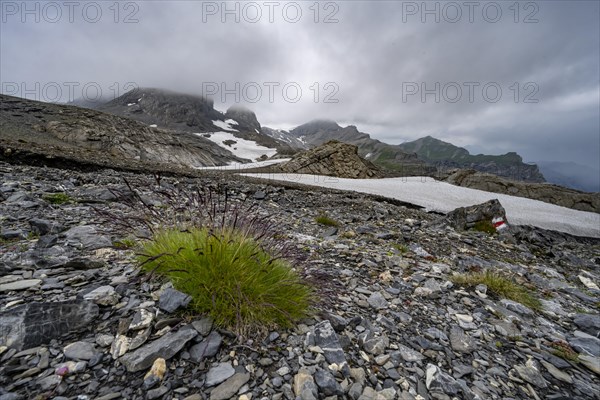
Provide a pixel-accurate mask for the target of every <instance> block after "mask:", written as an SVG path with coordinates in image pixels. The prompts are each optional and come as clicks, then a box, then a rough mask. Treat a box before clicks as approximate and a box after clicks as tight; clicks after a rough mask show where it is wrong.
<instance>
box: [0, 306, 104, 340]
mask: <svg viewBox="0 0 600 400" xmlns="http://www.w3.org/2000/svg"><path fill="white" fill-rule="evenodd" d="M98 313H99V309H98V306H97V305H95V304H93V303H91V302H87V301H77V302H72V301H67V302H57V303H38V302H32V303H29V304H24V305H20V306H17V307H15V308H13V309H11V310H9V311H6V312H3V313H0V330H1V334H0V341H3V343H2V344H3V345H6V346H8V347H10V348H15V349H17V350H21V349H29V348H32V347H36V346H39V345H42V344H47V343H49V342H50V341H51V340H52V339H58V338H60V337H61V336H62V335H64V334H67V333H72V332H75V331H79V330H82V329H88V328H89V327H90V326H91V325H90V324H91V322H92V321H94V320H95V319H96V317H97V316H98Z"/></svg>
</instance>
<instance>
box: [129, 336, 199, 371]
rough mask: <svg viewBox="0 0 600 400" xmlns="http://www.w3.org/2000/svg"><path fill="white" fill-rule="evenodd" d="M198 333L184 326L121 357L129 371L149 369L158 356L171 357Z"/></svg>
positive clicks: (166, 358)
mask: <svg viewBox="0 0 600 400" xmlns="http://www.w3.org/2000/svg"><path fill="white" fill-rule="evenodd" d="M197 335H198V331H196V330H195V329H193V328H192V327H191V326H190V327H189V328H187V327H184V328H182V329H180V330H178V331H177V332H169V333H167V334H166V335H164V336H163V337H161V338H160V339H157V340H155V341H153V342H151V343H148V344H146V345H145V346H143V347H140V348H139V349H137V350H136V351H134V352H133V353H129V354H125V355H124V356H123V357H121V358H120V361H121V363H122V364H123V365H124V366H125V368H127V371H129V372H136V371H141V370H144V369H148V368H150V367H151V366H152V364H153V363H154V360H156V359H157V358H164V359H165V360H168V359H170V358H171V357H173V356H174V355H175V354H177V353H179V351H180V350H181V349H182V348H183V346H185V344H186V343H187V342H189V341H190V340H192V339H193V338H195V337H196V336H197Z"/></svg>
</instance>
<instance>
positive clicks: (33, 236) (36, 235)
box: [27, 232, 40, 240]
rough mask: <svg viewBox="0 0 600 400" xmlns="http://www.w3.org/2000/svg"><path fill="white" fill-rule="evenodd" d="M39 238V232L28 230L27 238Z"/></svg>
mask: <svg viewBox="0 0 600 400" xmlns="http://www.w3.org/2000/svg"><path fill="white" fill-rule="evenodd" d="M39 238H40V234H39V233H37V232H29V233H28V234H27V239H29V240H34V239H39Z"/></svg>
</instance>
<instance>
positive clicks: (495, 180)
mask: <svg viewBox="0 0 600 400" xmlns="http://www.w3.org/2000/svg"><path fill="white" fill-rule="evenodd" d="M445 181H446V182H448V183H451V184H453V185H457V186H463V187H468V188H472V189H479V190H484V191H486V192H494V193H503V194H509V195H512V196H519V197H526V198H529V199H534V200H540V201H543V202H546V203H550V204H556V205H558V206H563V207H567V208H572V209H575V210H580V211H589V212H595V213H600V193H585V192H580V191H577V190H574V189H568V188H565V187H562V186H557V185H552V184H549V183H527V182H517V181H513V180H508V179H503V178H501V177H499V176H496V175H492V174H484V173H481V172H477V171H475V170H472V169H461V170H456V171H454V172H453V173H451V174H450V175H449V176H448V177H446V178H445Z"/></svg>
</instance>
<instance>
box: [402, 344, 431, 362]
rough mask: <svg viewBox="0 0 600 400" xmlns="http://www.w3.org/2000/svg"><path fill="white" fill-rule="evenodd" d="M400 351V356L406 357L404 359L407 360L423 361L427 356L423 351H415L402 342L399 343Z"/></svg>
mask: <svg viewBox="0 0 600 400" xmlns="http://www.w3.org/2000/svg"><path fill="white" fill-rule="evenodd" d="M398 351H399V352H400V356H401V357H402V358H403V359H404V361H406V362H415V361H421V360H423V359H424V358H425V356H423V355H422V354H421V353H419V352H418V351H415V350H413V349H411V348H409V347H406V346H404V345H402V344H398Z"/></svg>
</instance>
